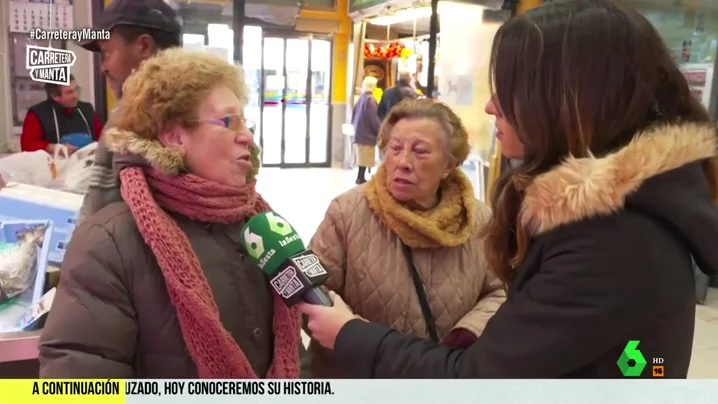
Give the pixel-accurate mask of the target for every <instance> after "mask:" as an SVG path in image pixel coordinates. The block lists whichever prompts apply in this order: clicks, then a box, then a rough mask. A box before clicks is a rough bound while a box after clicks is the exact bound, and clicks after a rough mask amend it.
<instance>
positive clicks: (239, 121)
mask: <svg viewBox="0 0 718 404" xmlns="http://www.w3.org/2000/svg"><path fill="white" fill-rule="evenodd" d="M200 122H204V123H209V124H212V125H218V126H223V127H225V128H227V129H229V130H234V131H238V130H242V129H244V128H246V129H247V130H249V131H250V132H252V133H254V130H255V129H256V127H257V125H256V124H255V123H254V121H253V120H251V119H245V118H244V116H242V115H239V114H233V115H227V116H225V117H224V118H220V119H203V120H201V121H200Z"/></svg>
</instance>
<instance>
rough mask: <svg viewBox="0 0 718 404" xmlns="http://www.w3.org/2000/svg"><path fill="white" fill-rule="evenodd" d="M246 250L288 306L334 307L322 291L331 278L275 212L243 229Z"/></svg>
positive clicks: (258, 217)
mask: <svg viewBox="0 0 718 404" xmlns="http://www.w3.org/2000/svg"><path fill="white" fill-rule="evenodd" d="M241 241H242V244H243V245H244V250H245V251H247V254H248V255H249V257H250V258H251V259H252V261H254V262H255V263H256V264H257V266H258V267H259V269H261V270H262V272H264V273H265V275H267V277H268V278H269V283H270V284H271V285H272V288H273V289H274V291H275V292H277V294H278V295H279V296H280V297H281V298H282V300H284V303H285V304H286V305H287V306H290V307H291V306H293V305H295V304H297V303H299V302H300V301H305V302H307V303H310V304H318V305H322V306H327V307H331V306H333V305H334V304H333V303H332V299H331V298H329V296H328V295H327V294H326V292H324V290H322V289H321V285H322V284H323V283H324V282H325V281H326V280H327V278H329V274H328V273H327V270H326V269H324V267H323V266H322V264H321V262H319V258H318V257H317V256H316V254H314V253H312V251H311V250H307V249H306V248H305V247H304V242H302V239H301V237H299V234H297V232H296V231H295V230H294V228H293V227H292V226H291V225H290V224H289V222H287V221H286V220H285V219H284V218H283V217H281V216H279V215H278V214H277V213H276V212H262V213H260V214H258V215H256V216H254V217H252V218H251V219H249V221H247V224H245V225H244V227H243V228H242V234H241Z"/></svg>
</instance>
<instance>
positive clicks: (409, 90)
mask: <svg viewBox="0 0 718 404" xmlns="http://www.w3.org/2000/svg"><path fill="white" fill-rule="evenodd" d="M411 80H412V78H411V72H409V71H408V70H400V71H399V76H398V79H397V80H396V85H394V87H392V88H388V89H386V91H384V94H383V95H382V96H381V101H380V102H379V107H378V108H377V114H378V115H379V120H380V121H383V120H384V118H386V116H387V114H389V111H391V109H392V108H394V105H396V104H398V103H400V102H402V101H404V100H405V99H407V98H409V99H414V98H417V97H418V94H416V90H414V88H413V87H412V86H411Z"/></svg>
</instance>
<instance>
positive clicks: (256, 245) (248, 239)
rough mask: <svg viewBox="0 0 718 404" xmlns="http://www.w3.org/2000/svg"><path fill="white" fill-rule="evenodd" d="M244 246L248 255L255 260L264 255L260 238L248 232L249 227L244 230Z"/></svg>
mask: <svg viewBox="0 0 718 404" xmlns="http://www.w3.org/2000/svg"><path fill="white" fill-rule="evenodd" d="M244 246H245V250H247V254H249V255H250V256H251V257H252V258H254V259H255V260H259V257H260V256H261V255H262V254H264V242H263V240H262V236H259V235H257V234H254V233H252V232H251V231H249V227H247V228H246V229H244Z"/></svg>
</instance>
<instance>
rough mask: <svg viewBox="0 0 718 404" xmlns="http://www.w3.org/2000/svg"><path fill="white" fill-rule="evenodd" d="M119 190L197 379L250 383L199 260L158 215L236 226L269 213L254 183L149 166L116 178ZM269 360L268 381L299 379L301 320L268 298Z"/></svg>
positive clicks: (181, 235)
mask: <svg viewBox="0 0 718 404" xmlns="http://www.w3.org/2000/svg"><path fill="white" fill-rule="evenodd" d="M120 180H121V188H120V189H121V192H122V197H123V198H124V200H125V202H126V203H127V204H128V205H129V207H130V210H131V211H132V215H133V216H134V218H135V221H136V222H137V226H138V227H139V230H140V233H141V234H142V237H143V238H144V240H145V243H146V244H147V245H148V246H149V247H150V249H151V250H152V252H153V253H154V255H155V257H156V258H157V262H158V264H159V267H160V269H161V270H162V274H163V275H164V278H165V283H166V284H167V291H168V292H169V296H170V299H171V300H172V303H173V305H174V307H175V309H176V310H177V317H178V319H179V323H180V327H181V329H182V336H183V337H184V341H185V343H186V344H187V348H188V350H189V354H190V356H191V357H192V359H193V360H194V363H195V365H196V366H197V373H198V375H199V377H200V378H212V379H256V378H258V376H257V374H255V372H254V370H253V369H252V367H251V366H250V364H249V361H248V360H247V357H246V356H245V355H244V352H242V350H241V349H240V347H239V345H237V343H236V342H235V341H234V338H232V336H231V335H230V333H229V332H227V330H225V328H224V326H223V325H222V323H221V321H220V319H219V310H218V308H217V304H216V303H215V301H214V298H213V296H212V291H211V289H210V287H209V283H207V279H206V278H205V276H204V273H203V272H202V268H201V267H200V264H199V261H198V260H197V256H196V255H195V253H194V251H193V250H192V247H191V245H190V243H189V240H188V239H187V236H186V235H185V234H184V232H183V231H182V230H181V229H180V228H179V226H178V225H177V223H175V221H174V220H172V218H171V217H170V216H169V215H168V214H167V213H166V212H165V211H164V210H163V209H166V210H168V211H172V212H175V213H179V214H181V215H183V216H187V217H188V218H190V219H192V220H197V221H201V222H209V223H234V222H237V221H240V220H243V219H245V218H248V217H251V216H253V215H256V214H258V213H260V212H264V211H267V210H270V209H271V208H270V207H269V205H268V204H267V202H265V201H264V199H262V197H261V196H260V195H259V194H258V193H257V192H256V190H255V182H254V181H252V182H251V183H249V184H247V185H246V186H244V187H242V188H234V187H228V186H225V185H221V184H219V183H216V182H211V181H207V180H205V179H202V178H200V177H197V176H195V175H191V174H184V175H174V176H173V175H165V174H162V173H160V172H159V171H157V170H155V169H152V168H142V167H136V166H134V167H128V168H125V169H123V170H122V172H121V173H120ZM273 325H274V359H273V361H272V364H271V366H270V368H269V371H268V373H267V376H266V377H267V378H269V379H292V378H298V377H299V357H298V352H299V351H298V349H299V348H298V347H299V344H300V333H299V332H300V327H301V320H300V315H299V313H298V311H296V309H293V308H292V309H290V308H287V306H286V305H285V304H284V303H283V302H282V300H281V299H280V298H279V296H277V295H276V294H274V318H273Z"/></svg>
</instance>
